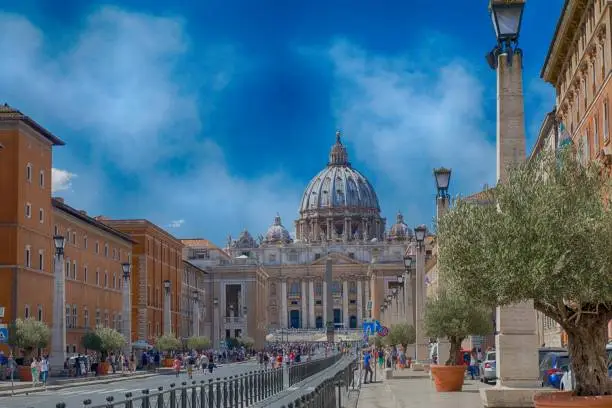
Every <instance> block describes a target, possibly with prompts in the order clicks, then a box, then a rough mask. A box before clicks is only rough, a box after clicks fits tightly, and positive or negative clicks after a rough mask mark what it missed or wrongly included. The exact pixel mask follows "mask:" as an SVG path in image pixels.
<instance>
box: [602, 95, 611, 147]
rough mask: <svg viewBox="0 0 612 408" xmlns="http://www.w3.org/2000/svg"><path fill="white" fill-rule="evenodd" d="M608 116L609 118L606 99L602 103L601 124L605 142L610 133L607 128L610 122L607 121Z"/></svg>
mask: <svg viewBox="0 0 612 408" xmlns="http://www.w3.org/2000/svg"><path fill="white" fill-rule="evenodd" d="M608 118H609V116H608V101H607V100H606V101H604V104H603V124H602V127H603V129H602V130H603V136H604V143H607V142H608V140H610V133H609V132H610V131H609V129H608V126H609V124H610V123H609V121H608Z"/></svg>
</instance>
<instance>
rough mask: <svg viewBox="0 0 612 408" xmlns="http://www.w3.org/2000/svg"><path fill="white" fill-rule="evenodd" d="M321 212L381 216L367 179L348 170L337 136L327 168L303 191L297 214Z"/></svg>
mask: <svg viewBox="0 0 612 408" xmlns="http://www.w3.org/2000/svg"><path fill="white" fill-rule="evenodd" d="M321 209H326V210H331V209H349V210H352V211H359V210H360V209H362V210H365V212H367V213H377V214H378V213H380V206H379V204H378V197H377V196H376V192H375V191H374V188H373V187H372V185H371V184H370V182H369V181H368V179H366V178H365V177H364V176H363V175H362V174H361V173H360V172H358V171H357V170H355V169H353V168H352V167H351V164H350V163H349V161H348V154H347V152H346V148H345V147H344V145H342V141H341V140H340V132H337V133H336V143H335V144H334V145H333V146H332V149H331V152H330V155H329V163H328V164H327V167H326V168H324V169H323V170H321V171H320V172H319V174H317V175H316V176H315V177H314V178H313V179H312V180H311V181H310V183H309V184H308V186H307V187H306V191H304V195H303V196H302V202H301V204H300V209H299V210H300V213H302V214H303V213H305V212H311V211H317V210H321Z"/></svg>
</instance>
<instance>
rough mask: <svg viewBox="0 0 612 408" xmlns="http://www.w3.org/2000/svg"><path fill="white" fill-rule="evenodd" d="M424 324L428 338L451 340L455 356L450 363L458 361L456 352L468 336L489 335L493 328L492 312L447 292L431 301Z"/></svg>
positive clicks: (452, 356) (442, 292)
mask: <svg viewBox="0 0 612 408" xmlns="http://www.w3.org/2000/svg"><path fill="white" fill-rule="evenodd" d="M423 325H424V327H425V332H426V334H427V336H429V337H436V338H447V339H448V341H449V342H450V343H451V355H450V356H449V357H448V359H447V361H446V364H450V363H451V362H452V361H454V360H455V352H456V350H458V349H459V348H461V342H462V341H463V340H464V339H465V338H466V337H467V336H469V335H477V336H479V335H486V334H489V333H491V331H492V329H493V324H492V321H491V310H487V309H486V308H484V307H482V306H479V305H478V304H474V302H472V301H470V300H469V299H466V298H464V297H461V296H460V295H458V294H454V293H453V294H451V293H449V292H447V291H444V290H441V291H440V292H439V293H438V296H437V297H436V298H432V299H430V300H428V302H427V306H426V307H425V315H424V317H423ZM442 357H444V356H442Z"/></svg>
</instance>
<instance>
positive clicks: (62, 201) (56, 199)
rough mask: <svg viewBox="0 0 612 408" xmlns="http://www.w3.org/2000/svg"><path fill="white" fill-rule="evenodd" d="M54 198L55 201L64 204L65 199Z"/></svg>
mask: <svg viewBox="0 0 612 408" xmlns="http://www.w3.org/2000/svg"><path fill="white" fill-rule="evenodd" d="M53 198H54V199H55V201H57V202H60V203H62V204H64V199H63V198H62V197H53Z"/></svg>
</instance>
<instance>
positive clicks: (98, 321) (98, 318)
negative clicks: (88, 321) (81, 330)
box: [96, 309, 102, 327]
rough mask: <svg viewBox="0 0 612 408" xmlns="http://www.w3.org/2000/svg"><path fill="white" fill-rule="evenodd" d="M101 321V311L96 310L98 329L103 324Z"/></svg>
mask: <svg viewBox="0 0 612 408" xmlns="http://www.w3.org/2000/svg"><path fill="white" fill-rule="evenodd" d="M101 322H102V321H101V319H100V309H96V327H98V326H100V323H101Z"/></svg>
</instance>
